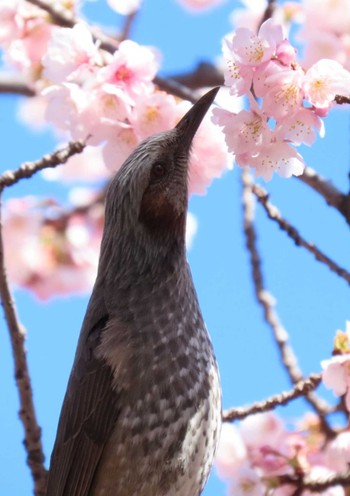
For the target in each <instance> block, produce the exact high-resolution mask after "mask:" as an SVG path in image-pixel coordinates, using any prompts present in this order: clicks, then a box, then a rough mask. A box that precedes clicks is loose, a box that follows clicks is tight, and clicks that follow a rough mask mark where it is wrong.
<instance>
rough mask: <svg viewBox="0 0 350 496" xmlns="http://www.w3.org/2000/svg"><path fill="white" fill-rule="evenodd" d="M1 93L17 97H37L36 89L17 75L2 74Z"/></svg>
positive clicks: (0, 74)
mask: <svg viewBox="0 0 350 496" xmlns="http://www.w3.org/2000/svg"><path fill="white" fill-rule="evenodd" d="M0 93H6V94H9V93H12V94H15V95H24V96H35V95H36V92H35V89H34V88H33V87H32V86H30V85H29V84H28V82H27V81H26V80H25V79H24V78H23V77H21V76H18V75H17V74H8V73H6V72H3V71H2V72H0Z"/></svg>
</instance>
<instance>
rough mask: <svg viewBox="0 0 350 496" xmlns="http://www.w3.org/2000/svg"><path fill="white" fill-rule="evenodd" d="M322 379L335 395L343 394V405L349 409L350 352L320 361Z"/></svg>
mask: <svg viewBox="0 0 350 496" xmlns="http://www.w3.org/2000/svg"><path fill="white" fill-rule="evenodd" d="M321 366H322V368H323V373H322V380H323V383H324V385H325V386H326V387H327V388H328V389H332V391H333V393H334V394H335V396H344V399H345V405H346V408H347V410H348V411H350V354H345V355H336V356H334V357H332V358H330V359H329V360H323V361H322V362H321Z"/></svg>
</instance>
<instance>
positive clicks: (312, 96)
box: [303, 59, 350, 108]
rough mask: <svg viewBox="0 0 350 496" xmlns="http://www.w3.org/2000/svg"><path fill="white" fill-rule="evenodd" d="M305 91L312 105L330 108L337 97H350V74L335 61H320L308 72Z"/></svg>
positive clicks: (304, 85)
mask: <svg viewBox="0 0 350 496" xmlns="http://www.w3.org/2000/svg"><path fill="white" fill-rule="evenodd" d="M303 89H304V92H305V98H306V99H307V100H308V101H309V102H310V103H311V104H312V105H314V106H315V107H318V108H328V107H329V106H330V105H331V104H332V102H333V100H334V97H335V96H336V95H342V96H350V72H349V71H347V70H346V69H344V68H343V67H342V66H341V64H339V62H336V61H335V60H329V59H322V60H319V61H318V62H316V63H315V64H314V65H313V66H311V67H310V69H308V71H307V72H306V74H305V77H304V83H303Z"/></svg>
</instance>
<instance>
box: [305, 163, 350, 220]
mask: <svg viewBox="0 0 350 496" xmlns="http://www.w3.org/2000/svg"><path fill="white" fill-rule="evenodd" d="M297 179H299V180H300V181H302V182H303V183H305V184H307V185H308V186H310V187H311V188H312V189H313V190H314V191H316V192H317V193H319V194H320V195H321V196H323V198H324V199H325V200H326V202H327V204H328V205H330V206H331V207H333V208H336V209H337V210H338V211H339V212H340V213H341V214H342V215H343V216H344V218H345V220H346V222H347V223H348V224H350V197H349V196H348V195H345V194H344V193H342V192H341V191H339V190H338V189H337V188H336V187H335V186H334V185H333V184H332V183H331V182H330V181H329V180H327V179H325V178H323V177H321V176H319V175H318V174H317V172H316V171H315V170H313V169H312V168H311V167H306V168H305V170H304V173H303V174H302V175H301V176H297Z"/></svg>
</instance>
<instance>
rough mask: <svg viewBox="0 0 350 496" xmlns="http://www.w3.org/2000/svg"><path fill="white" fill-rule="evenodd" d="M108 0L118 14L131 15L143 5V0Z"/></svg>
mask: <svg viewBox="0 0 350 496" xmlns="http://www.w3.org/2000/svg"><path fill="white" fill-rule="evenodd" d="M107 2H108V5H109V6H110V7H111V9H113V10H115V11H116V12H118V14H122V15H130V14H133V13H134V12H136V11H137V10H138V9H139V8H140V7H141V3H142V0H107Z"/></svg>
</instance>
